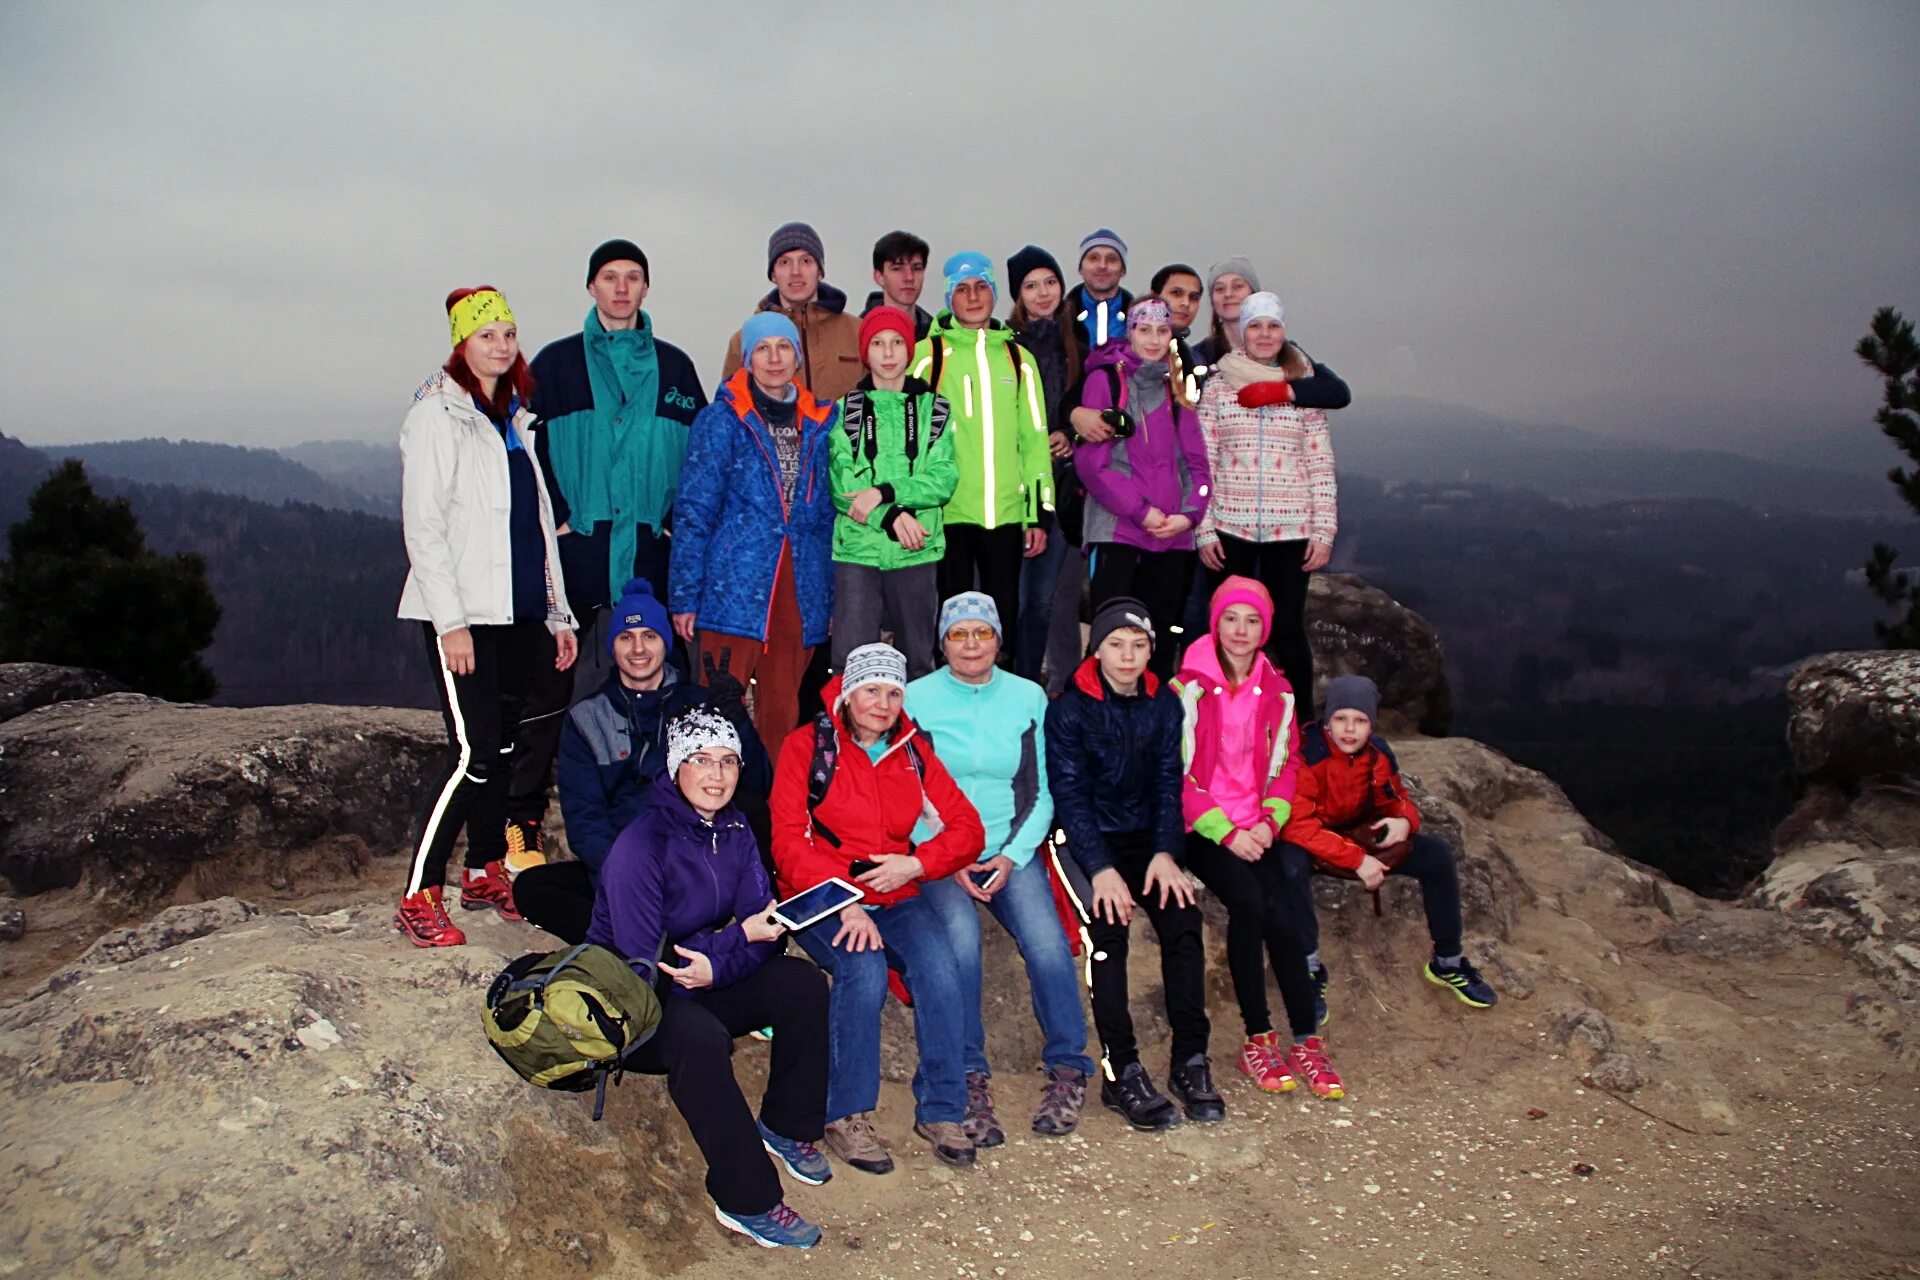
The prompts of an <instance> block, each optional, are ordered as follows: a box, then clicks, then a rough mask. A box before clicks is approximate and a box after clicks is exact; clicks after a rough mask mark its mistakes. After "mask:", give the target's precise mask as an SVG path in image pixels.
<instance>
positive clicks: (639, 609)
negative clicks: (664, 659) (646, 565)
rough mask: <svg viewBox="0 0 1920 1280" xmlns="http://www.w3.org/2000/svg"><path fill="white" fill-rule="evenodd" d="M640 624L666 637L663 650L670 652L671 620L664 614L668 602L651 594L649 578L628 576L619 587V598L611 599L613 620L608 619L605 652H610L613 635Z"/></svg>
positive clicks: (671, 641)
mask: <svg viewBox="0 0 1920 1280" xmlns="http://www.w3.org/2000/svg"><path fill="white" fill-rule="evenodd" d="M639 627H645V628H646V629H647V630H649V631H651V632H653V633H654V634H656V635H658V636H659V637H660V638H661V639H662V640H664V641H666V645H667V650H666V651H667V652H668V653H672V652H673V623H672V621H671V620H670V619H668V617H667V606H665V605H663V604H661V603H660V601H659V600H658V599H656V598H655V597H654V594H653V584H652V583H651V582H648V581H647V580H646V579H645V578H628V579H627V585H626V586H624V587H622V588H620V598H619V599H618V600H616V601H614V602H613V620H612V621H610V622H609V623H607V656H608V657H609V658H611V657H612V656H613V641H614V638H615V637H616V636H618V635H619V634H620V633H621V632H622V631H632V630H635V629H636V628H639Z"/></svg>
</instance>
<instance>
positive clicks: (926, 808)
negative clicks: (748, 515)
mask: <svg viewBox="0 0 1920 1280" xmlns="http://www.w3.org/2000/svg"><path fill="white" fill-rule="evenodd" d="M906 688H907V660H906V658H905V657H904V656H903V655H902V654H901V653H900V651H899V650H898V649H895V648H893V647H892V646H891V645H884V644H868V645H862V646H860V647H859V648H858V649H855V650H854V651H853V652H852V653H850V654H848V655H847V667H846V670H845V671H844V672H843V673H841V674H840V675H839V676H836V677H835V678H834V679H832V680H830V681H828V682H827V687H826V689H825V690H823V691H822V697H823V699H824V700H825V702H826V704H827V714H825V715H822V716H820V717H819V718H817V719H816V720H815V721H814V722H813V723H812V724H809V725H802V726H800V728H798V729H796V730H795V731H794V732H793V733H791V734H789V735H788V736H787V741H786V744H785V745H784V746H783V747H782V748H781V749H780V759H779V763H778V764H777V765H776V766H775V768H774V776H773V799H772V809H773V861H774V866H775V870H776V871H777V872H778V874H779V877H780V888H781V891H782V892H783V893H785V894H787V895H789V896H791V895H793V894H796V893H799V892H801V891H802V890H805V889H810V888H812V887H813V886H814V885H817V884H823V883H825V882H826V881H828V880H831V879H833V878H835V877H839V878H840V879H843V880H849V881H852V882H855V883H857V884H858V885H859V886H860V887H861V888H862V889H864V890H865V892H866V897H865V899H864V900H863V901H861V902H856V903H854V904H853V905H851V906H849V907H848V908H847V909H846V910H844V911H842V912H841V913H840V914H839V915H838V916H837V917H830V918H828V919H827V920H824V921H821V922H820V923H819V924H816V925H814V926H813V927H812V928H809V929H806V930H803V931H802V932H801V933H800V935H799V937H800V945H801V946H803V947H805V948H806V950H807V954H808V955H810V956H812V957H813V958H814V959H815V960H816V961H817V962H819V965H820V967H821V968H822V969H825V970H826V971H827V972H828V973H830V974H832V975H833V995H832V998H831V1000H830V1001H829V1003H828V1008H827V1022H828V1035H829V1049H828V1059H829V1067H828V1076H827V1116H828V1118H829V1121H830V1123H829V1124H828V1125H827V1127H826V1136H827V1147H828V1149H829V1150H830V1151H832V1152H833V1153H834V1154H835V1155H837V1156H839V1157H840V1159H841V1160H843V1161H845V1162H846V1163H847V1164H850V1165H852V1166H853V1167H854V1168H856V1169H860V1170H863V1171H865V1172H867V1173H887V1172H890V1171H891V1170H892V1168H893V1161H892V1159H891V1158H890V1157H889V1156H888V1155H887V1148H886V1146H885V1144H883V1143H882V1142H881V1141H880V1136H879V1134H877V1133H876V1132H875V1131H874V1128H873V1123H872V1121H871V1120H870V1119H869V1118H868V1116H869V1113H870V1112H871V1111H872V1110H873V1109H874V1107H875V1106H876V1105H878V1103H879V1101H880V1007H881V1005H882V1004H883V1003H884V1002H885V1001H886V998H887V960H886V952H887V950H888V949H891V950H892V951H893V952H894V953H895V954H897V955H899V956H900V957H901V959H902V960H904V961H905V963H906V967H907V971H908V972H909V973H910V974H911V975H912V977H911V982H912V987H913V1029H914V1035H915V1037H916V1038H917V1040H918V1041H919V1045H920V1069H919V1070H918V1071H916V1072H915V1073H914V1077H913V1100H914V1126H913V1131H914V1132H915V1133H917V1134H919V1135H920V1136H921V1137H923V1138H925V1139H927V1141H929V1142H931V1143H932V1144H933V1154H934V1155H935V1156H936V1157H938V1158H939V1159H940V1160H942V1161H944V1162H945V1163H947V1164H951V1165H970V1164H972V1163H973V1159H974V1151H973V1143H972V1141H971V1140H970V1139H968V1137H967V1135H966V1130H965V1129H964V1128H963V1127H962V1123H961V1122H962V1121H963V1120H964V1119H965V1118H966V1113H967V1078H966V1067H965V1060H964V1056H963V1045H962V1042H963V1040H964V1035H963V1031H962V1017H961V1010H960V986H959V979H958V976H957V975H958V970H959V961H957V960H956V959H955V958H954V955H953V949H952V946H951V944H950V943H949V942H948V939H947V932H946V930H945V929H943V928H942V927H941V926H940V921H939V918H938V916H937V915H936V914H935V912H934V910H933V907H932V906H931V904H929V903H928V902H927V901H926V899H924V898H923V897H921V896H920V884H921V882H922V881H926V882H932V881H935V880H940V879H943V878H944V877H946V876H950V875H952V874H953V873H954V872H956V871H958V870H960V868H962V867H964V866H967V865H968V864H969V863H971V862H972V861H973V860H974V858H975V857H976V856H978V855H979V853H980V849H981V846H982V845H983V844H984V842H985V840H986V833H985V832H984V831H983V830H982V828H981V826H980V815H979V814H977V813H975V812H974V808H973V805H972V804H971V803H970V802H969V801H968V800H967V798H966V796H964V795H962V794H961V792H960V788H959V787H958V786H956V785H955V784H954V781H953V778H952V777H951V776H950V775H949V774H948V773H947V770H946V767H945V766H944V765H942V764H941V763H940V761H939V760H938V759H937V758H936V757H935V756H934V753H933V750H932V748H931V747H930V746H928V745H927V744H926V743H924V742H922V741H919V734H918V731H917V730H916V729H915V728H914V725H913V722H912V721H911V720H909V719H907V718H906V717H905V716H904V715H902V714H901V710H900V707H901V701H902V699H903V698H904V696H905V694H906ZM923 815H924V816H925V817H926V818H927V825H926V827H925V828H923V830H928V831H931V832H933V833H934V834H932V835H930V836H929V838H928V839H926V840H924V841H922V842H920V843H917V844H916V843H915V842H914V839H913V836H914V829H915V827H916V826H919V824H920V822H921V820H922V817H923ZM974 963H975V964H978V963H979V961H978V960H975V961H974ZM774 1031H775V1034H774V1043H775V1044H776V1045H777V1044H779V1042H780V1035H779V1028H778V1026H776V1027H775V1028H774Z"/></svg>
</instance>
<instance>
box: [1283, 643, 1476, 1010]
mask: <svg viewBox="0 0 1920 1280" xmlns="http://www.w3.org/2000/svg"><path fill="white" fill-rule="evenodd" d="M1379 714H1380V690H1379V688H1378V687H1377V686H1375V684H1374V683H1373V681H1371V680H1369V679H1367V678H1366V677H1365V676H1338V677H1336V678H1334V679H1332V680H1329V681H1328V682H1327V691H1326V695H1325V697H1324V699H1323V705H1322V709H1321V713H1320V721H1319V722H1318V723H1317V724H1310V725H1308V726H1307V727H1306V728H1305V729H1304V730H1302V731H1301V734H1300V759H1301V763H1302V765H1303V767H1302V769H1301V770H1300V779H1299V786H1298V789H1297V790H1296V792H1295V795H1294V800H1293V811H1292V813H1291V814H1290V815H1289V816H1288V818H1287V825H1286V827H1285V828H1284V829H1283V830H1282V831H1281V833H1280V838H1281V840H1282V842H1283V843H1282V845H1281V851H1282V857H1283V860H1284V864H1285V867H1286V872H1287V880H1288V882H1289V884H1290V885H1291V886H1292V887H1293V889H1294V892H1295V893H1296V894H1298V895H1299V898H1298V899H1297V900H1298V901H1300V902H1302V903H1303V904H1304V905H1303V906H1302V914H1303V916H1304V918H1305V921H1306V924H1307V935H1308V936H1307V945H1308V948H1309V955H1308V956H1307V968H1308V969H1309V971H1310V972H1311V973H1312V974H1313V980H1314V985H1315V986H1316V987H1317V988H1318V989H1319V992H1320V1021H1321V1022H1322V1023H1324V1022H1325V1021H1326V1018H1327V1013H1326V990H1327V969H1326V966H1325V965H1323V964H1322V963H1320V952H1319V936H1320V926H1319V922H1318V921H1317V920H1316V919H1315V916H1314V910H1313V885H1312V875H1313V873H1314V872H1315V871H1319V872H1320V873H1322V874H1323V875H1334V876H1341V877H1345V878H1347V879H1353V880H1358V881H1359V882H1360V883H1361V884H1363V885H1365V886H1366V887H1367V888H1368V889H1378V888H1379V887H1380V885H1381V883H1382V882H1383V881H1384V880H1385V879H1386V878H1387V877H1388V876H1390V875H1398V876H1412V877H1413V878H1414V879H1416V880H1418V881H1419V882H1420V896H1421V899H1422V901H1423V902H1424V904H1425V906H1426V910H1427V932H1428V933H1430V934H1431V935H1432V937H1433V959H1431V960H1430V961H1428V962H1427V965H1426V967H1425V968H1424V969H1422V970H1421V972H1422V973H1423V974H1424V975H1425V976H1426V979H1427V981H1428V982H1431V983H1434V984H1435V985H1436V986H1441V987H1445V988H1446V989H1447V990H1449V991H1451V992H1453V994H1454V995H1455V996H1457V997H1458V998H1459V999H1460V1001H1461V1003H1463V1004H1468V1005H1472V1006H1473V1007H1474V1008H1476V1009H1487V1008H1491V1007H1492V1006H1493V1005H1494V1004H1496V1003H1498V1001H1499V999H1500V997H1499V996H1498V994H1496V993H1495V991H1494V989H1493V988H1492V987H1491V986H1489V985H1488V984H1487V980H1486V979H1485V978H1482V977H1481V976H1480V973H1479V971H1478V970H1477V969H1475V968H1474V967H1473V966H1472V965H1471V964H1469V963H1468V962H1467V958H1466V956H1465V954H1464V953H1463V952H1462V950H1461V945H1460V933H1461V923H1460V875H1459V872H1458V871H1457V870H1456V869H1455V867H1454V863H1453V850H1452V849H1450V848H1448V847H1447V844H1446V842H1445V841H1444V840H1441V839H1439V838H1437V837H1435V836H1430V835H1422V834H1421V833H1420V811H1419V810H1418V809H1417V808H1415V807H1414V804H1413V801H1412V800H1410V799H1408V798H1407V791H1406V787H1405V786H1404V785H1403V784H1402V783H1401V781H1400V762H1399V761H1398V760H1396V759H1395V758H1394V755H1393V748H1391V747H1389V746H1388V745H1387V744H1386V742H1385V741H1384V740H1383V739H1381V738H1378V737H1376V736H1374V732H1373V722H1374V720H1375V719H1376V718H1377V717H1378V716H1379Z"/></svg>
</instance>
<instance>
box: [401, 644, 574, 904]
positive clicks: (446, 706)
mask: <svg viewBox="0 0 1920 1280" xmlns="http://www.w3.org/2000/svg"><path fill="white" fill-rule="evenodd" d="M421 627H422V629H423V630H424V632H425V634H426V639H427V654H428V661H429V662H431V663H432V670H433V674H434V679H435V684H436V686H437V687H438V689H439V692H440V714H441V715H442V716H443V717H445V719H446V722H447V740H448V742H449V744H450V746H451V749H450V750H449V751H448V753H447V762H446V764H445V766H444V767H443V768H442V769H441V770H440V772H439V773H438V774H436V775H435V777H434V779H433V785H432V787H431V788H430V789H429V790H428V791H427V795H426V799H425V801H424V803H423V805H422V809H421V814H420V839H419V842H418V843H417V844H415V845H414V850H413V864H412V866H411V868H410V869H409V870H408V873H407V892H408V893H417V892H419V891H420V890H421V889H427V888H436V889H437V888H439V887H441V886H442V885H444V884H445V883H446V879H447V859H448V858H449V857H450V856H451V855H452V853H453V842H454V841H455V840H456V839H458V838H459V835H460V832H461V830H462V829H465V831H466V833H467V865H468V866H469V867H484V866H486V865H487V863H489V862H493V861H497V860H498V859H500V858H503V857H505V856H506V852H507V836H506V831H507V795H508V792H509V791H510V790H511V789H512V783H513V768H512V762H513V746H514V732H515V730H516V729H517V728H518V726H519V724H520V709H521V706H522V705H523V704H524V703H525V702H526V700H527V693H528V691H529V690H530V689H531V688H532V685H533V680H534V676H535V674H536V673H537V672H538V671H539V670H540V664H541V663H547V664H551V663H552V662H553V660H554V642H553V637H552V636H551V635H550V634H548V632H547V628H546V626H545V624H543V623H539V622H516V623H512V624H510V625H508V626H492V627H470V628H468V630H469V632H470V633H471V634H472V636H473V672H472V674H470V675H464V676H456V675H454V674H453V673H452V672H450V671H448V670H447V665H446V661H445V658H444V655H443V654H442V653H441V649H440V641H439V638H438V637H437V636H436V635H435V634H434V631H433V624H432V623H430V622H426V623H422V624H421Z"/></svg>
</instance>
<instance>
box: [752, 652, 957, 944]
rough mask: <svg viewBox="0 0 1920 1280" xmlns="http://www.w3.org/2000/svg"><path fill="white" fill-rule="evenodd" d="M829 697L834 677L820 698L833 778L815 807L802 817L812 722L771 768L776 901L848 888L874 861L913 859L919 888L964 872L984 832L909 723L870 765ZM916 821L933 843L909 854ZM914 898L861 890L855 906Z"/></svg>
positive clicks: (905, 892)
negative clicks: (823, 887) (865, 862)
mask: <svg viewBox="0 0 1920 1280" xmlns="http://www.w3.org/2000/svg"><path fill="white" fill-rule="evenodd" d="M839 696H840V677H838V676H835V677H834V678H833V679H832V680H830V681H828V682H827V687H826V688H825V689H824V690H822V692H821V700H822V701H823V702H825V703H826V705H827V708H828V719H829V721H831V723H832V726H833V733H834V737H835V739H836V742H835V752H834V762H833V778H832V780H831V781H830V782H829V783H828V784H827V792H826V796H825V798H824V799H822V800H821V802H820V807H819V808H818V809H816V810H814V811H813V812H812V813H809V812H808V811H807V775H808V773H809V772H810V771H811V769H812V767H813V756H814V750H813V747H814V734H815V732H816V730H815V725H816V723H817V721H815V720H809V721H808V722H806V723H805V724H802V725H801V726H800V727H799V728H798V729H795V730H794V731H793V732H792V733H790V734H788V735H787V740H786V742H785V743H783V744H782V745H781V748H780V760H779V763H778V764H777V765H776V766H775V768H774V774H773V794H772V796H771V797H770V798H769V806H770V808H771V809H772V821H773V862H774V870H775V872H776V873H777V874H778V876H779V880H780V893H781V896H783V897H792V896H793V895H794V894H796V893H799V892H801V891H802V890H805V889H811V888H812V887H813V886H814V885H817V884H822V883H824V882H825V881H827V880H830V879H832V878H833V877H835V876H838V877H840V878H841V879H843V880H846V881H848V882H850V883H858V882H857V881H855V880H854V876H853V869H852V864H853V862H854V861H855V860H857V859H862V858H866V859H871V858H876V857H878V856H880V855H881V854H883V853H910V854H913V855H915V856H916V857H918V858H919V859H920V862H921V865H923V866H924V867H925V868H926V875H925V876H924V877H923V878H924V879H927V880H938V879H941V878H942V877H945V876H950V875H952V874H953V873H954V872H956V871H958V870H960V868H962V867H965V866H970V865H972V863H973V860H974V859H975V858H978V857H979V856H980V851H981V850H982V849H984V848H985V847H986V844H987V832H986V828H985V827H984V826H982V825H981V822H980V815H979V813H977V812H976V811H975V810H974V807H973V803H972V802H971V801H970V800H968V799H967V797H966V796H965V795H963V794H962V793H961V791H960V788H959V786H958V785H956V784H955V782H954V780H953V775H951V774H949V773H948V772H947V767H946V766H945V765H943V764H941V763H940V759H939V757H938V756H936V755H934V753H933V748H932V746H931V744H929V743H928V742H927V740H926V739H925V738H923V737H920V736H919V730H918V729H917V728H916V727H915V726H914V723H913V721H911V720H909V719H908V718H907V717H906V715H905V713H902V714H901V716H900V723H899V724H897V725H895V726H894V730H893V737H892V738H891V739H889V741H888V743H887V750H886V753H885V754H884V755H882V756H881V757H880V762H879V763H878V764H875V763H874V762H873V761H871V760H869V759H867V753H866V749H865V748H863V747H862V746H861V745H860V744H859V743H857V742H855V741H854V740H853V737H852V735H850V734H849V733H848V732H847V731H846V727H845V726H844V725H842V724H841V723H840V717H839V716H838V715H837V714H835V713H834V712H833V710H832V708H833V705H834V702H835V700H836V699H837V698H838V697H839ZM909 742H912V743H913V748H912V750H913V751H914V752H917V753H918V754H919V757H920V760H921V762H922V764H923V765H924V767H925V772H926V776H925V778H924V780H923V779H922V777H921V774H920V771H919V770H917V769H915V768H914V764H913V759H912V757H911V755H910V754H909V750H908V746H907V744H908V743H909ZM922 816H925V817H926V818H927V819H928V823H929V825H930V826H932V827H934V828H936V834H935V835H933V836H932V837H930V838H929V839H927V840H926V841H924V842H923V843H921V844H918V845H916V844H914V842H913V830H914V827H915V826H916V825H917V824H918V823H919V822H920V820H921V818H922ZM836 842H837V843H836ZM919 892H920V886H919V883H918V882H915V883H912V884H907V885H903V886H901V887H900V888H898V889H895V890H894V891H893V892H892V893H885V894H882V893H875V892H874V891H873V890H871V889H868V890H867V897H866V903H865V904H864V905H867V906H878V907H887V906H892V905H893V904H894V903H896V902H903V901H905V900H906V899H908V898H912V897H916V896H918V894H919Z"/></svg>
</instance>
